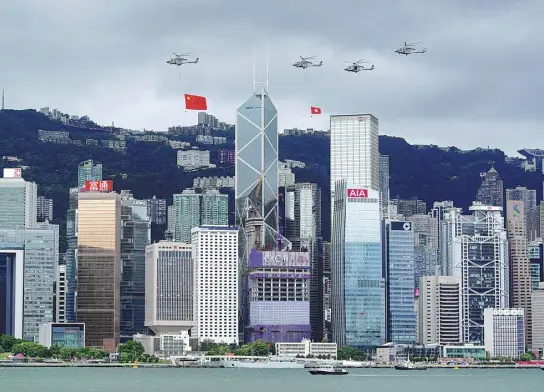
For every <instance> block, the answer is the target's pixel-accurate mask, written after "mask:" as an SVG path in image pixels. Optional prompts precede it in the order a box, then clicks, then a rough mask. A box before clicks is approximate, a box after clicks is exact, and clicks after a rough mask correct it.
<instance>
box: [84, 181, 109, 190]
mask: <svg viewBox="0 0 544 392" xmlns="http://www.w3.org/2000/svg"><path fill="white" fill-rule="evenodd" d="M83 189H84V190H85V192H111V191H113V182H112V181H111V180H104V181H85V187H84V188H83Z"/></svg>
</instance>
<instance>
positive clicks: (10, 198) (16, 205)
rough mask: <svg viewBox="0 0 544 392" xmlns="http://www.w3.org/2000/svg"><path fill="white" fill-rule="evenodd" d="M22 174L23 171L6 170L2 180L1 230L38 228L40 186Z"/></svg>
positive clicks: (0, 192) (0, 200) (0, 187)
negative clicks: (27, 179)
mask: <svg viewBox="0 0 544 392" xmlns="http://www.w3.org/2000/svg"><path fill="white" fill-rule="evenodd" d="M13 173H15V174H13ZM20 173H21V169H4V178H0V228H4V229H15V228H25V227H26V228H33V227H36V223H37V219H36V218H37V202H36V200H37V198H38V186H37V185H36V184H35V183H33V182H29V181H25V180H24V179H23V178H21V174H20Z"/></svg>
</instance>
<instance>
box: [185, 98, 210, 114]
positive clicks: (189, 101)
mask: <svg viewBox="0 0 544 392" xmlns="http://www.w3.org/2000/svg"><path fill="white" fill-rule="evenodd" d="M185 109H187V110H207V109H208V104H207V103H206V97H201V96H200V95H191V94H185Z"/></svg>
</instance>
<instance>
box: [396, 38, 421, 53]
mask: <svg viewBox="0 0 544 392" xmlns="http://www.w3.org/2000/svg"><path fill="white" fill-rule="evenodd" d="M419 43H421V42H414V43H413V44H408V43H406V41H404V46H403V47H401V48H398V49H397V50H395V53H398V54H403V55H405V56H408V55H409V54H414V53H425V52H427V49H426V48H423V49H421V50H417V49H416V47H415V46H416V45H417V44H419Z"/></svg>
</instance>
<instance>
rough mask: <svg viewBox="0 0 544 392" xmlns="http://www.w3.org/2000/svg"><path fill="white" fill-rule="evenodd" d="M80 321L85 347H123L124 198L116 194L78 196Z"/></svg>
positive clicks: (84, 194) (110, 348) (78, 316)
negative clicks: (83, 327)
mask: <svg viewBox="0 0 544 392" xmlns="http://www.w3.org/2000/svg"><path fill="white" fill-rule="evenodd" d="M77 232H78V236H77V297H76V298H77V303H76V319H77V322H81V323H85V345H86V346H88V347H103V348H105V349H107V350H115V349H116V347H117V345H118V344H119V329H120V307H121V303H120V281H121V198H120V196H119V195H118V194H117V193H113V192H107V193H102V192H81V193H79V194H78V219H77Z"/></svg>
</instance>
